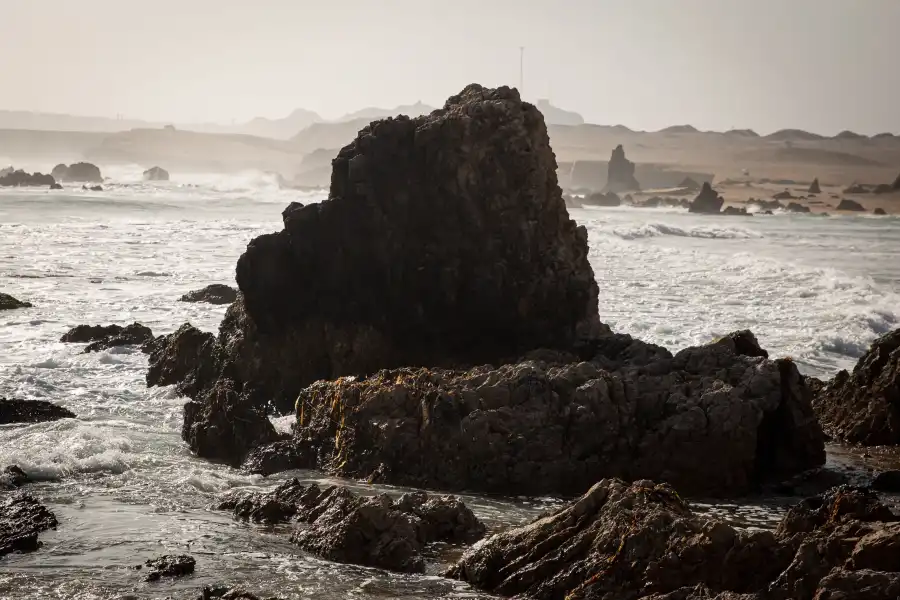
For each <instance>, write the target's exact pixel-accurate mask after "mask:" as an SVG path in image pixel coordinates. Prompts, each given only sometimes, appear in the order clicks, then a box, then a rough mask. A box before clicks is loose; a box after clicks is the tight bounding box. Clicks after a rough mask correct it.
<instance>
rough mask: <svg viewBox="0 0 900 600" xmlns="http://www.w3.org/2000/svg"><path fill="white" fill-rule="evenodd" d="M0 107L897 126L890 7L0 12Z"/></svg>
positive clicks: (75, 5) (688, 3) (174, 116)
mask: <svg viewBox="0 0 900 600" xmlns="http://www.w3.org/2000/svg"><path fill="white" fill-rule="evenodd" d="M0 4H2V7H0V8H2V17H0V82H2V86H0V108H6V109H30V110H40V111H48V112H68V113H76V114H89V115H104V116H115V115H116V114H117V113H121V114H124V115H125V116H127V117H135V118H146V119H152V120H165V121H176V122H186V121H224V122H229V121H231V120H232V119H238V120H246V119H248V118H251V117H253V116H268V117H280V116H284V115H286V114H287V113H289V112H290V111H291V110H292V109H294V108H296V107H304V108H309V109H311V110H315V111H317V112H319V113H320V114H322V115H323V116H326V117H336V116H339V115H341V114H343V113H346V112H349V111H352V110H356V109H359V108H362V107H364V106H370V105H376V106H385V107H389V106H396V105H398V104H408V103H412V102H415V101H416V100H422V101H423V102H426V103H428V104H432V105H440V104H442V103H443V101H444V99H446V97H447V96H449V95H450V94H452V93H455V92H457V91H459V90H460V89H461V88H462V87H463V86H464V85H465V84H467V83H470V82H473V81H475V82H479V83H482V84H485V85H498V84H509V85H518V80H519V46H525V48H526V49H525V85H524V94H525V97H526V98H528V99H531V100H534V99H535V98H538V97H547V96H549V97H550V99H551V101H552V102H553V103H554V104H556V105H558V106H561V107H563V108H567V109H570V110H576V111H578V112H580V113H581V114H583V115H584V117H585V118H586V119H587V120H588V121H590V122H594V123H601V124H619V123H621V124H624V125H627V126H629V127H632V128H636V129H648V130H652V129H658V128H661V127H665V126H668V125H673V124H682V123H691V124H693V125H695V126H697V127H699V128H701V129H727V128H730V127H740V128H744V127H750V128H754V129H757V130H758V131H760V132H763V133H765V132H769V131H772V130H775V129H779V128H784V127H797V128H802V129H808V130H813V131H818V132H822V133H834V132H837V131H839V130H841V129H852V130H856V131H860V132H864V133H877V132H880V131H886V130H887V131H894V132H900V109H898V107H900V65H898V63H897V60H898V57H900V35H897V28H898V26H900V0H555V1H546V0H441V1H438V0H327V1H313V0H253V1H250V0H151V1H148V2H137V1H135V0H0Z"/></svg>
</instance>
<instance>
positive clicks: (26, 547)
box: [0, 492, 57, 558]
mask: <svg viewBox="0 0 900 600" xmlns="http://www.w3.org/2000/svg"><path fill="white" fill-rule="evenodd" d="M56 525H57V522H56V515H54V514H53V513H52V512H50V510H49V509H48V508H47V507H46V506H44V505H43V504H41V503H40V502H38V501H37V500H35V499H34V498H32V497H31V496H29V495H28V494H22V493H6V492H4V493H3V494H2V495H0V558H2V557H3V556H5V555H7V554H9V553H11V552H34V551H35V550H37V549H38V548H40V546H41V542H40V541H38V535H39V534H40V533H41V532H43V531H46V530H48V529H56Z"/></svg>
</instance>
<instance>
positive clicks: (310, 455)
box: [241, 439, 316, 476]
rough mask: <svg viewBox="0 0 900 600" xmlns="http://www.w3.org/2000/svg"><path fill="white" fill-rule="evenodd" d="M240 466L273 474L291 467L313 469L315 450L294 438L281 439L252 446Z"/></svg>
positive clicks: (253, 471)
mask: <svg viewBox="0 0 900 600" xmlns="http://www.w3.org/2000/svg"><path fill="white" fill-rule="evenodd" d="M241 467H242V468H243V469H244V470H246V471H249V472H250V473H253V474H256V475H263V476H268V475H274V474H275V473H283V472H284V471H290V470H293V469H314V468H315V467H316V453H315V450H314V449H313V448H312V447H311V446H310V445H309V444H307V443H303V442H301V441H299V440H296V439H283V440H278V441H275V442H272V443H271V444H264V445H262V446H257V447H256V448H253V449H252V450H251V451H250V453H249V454H247V458H245V459H244V462H243V464H242V465H241Z"/></svg>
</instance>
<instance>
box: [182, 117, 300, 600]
mask: <svg viewBox="0 0 900 600" xmlns="http://www.w3.org/2000/svg"><path fill="white" fill-rule="evenodd" d="M168 127H171V125H168ZM195 600H284V599H283V598H277V597H275V596H268V597H266V598H260V597H259V596H257V595H256V594H252V593H250V592H248V591H247V590H245V589H244V588H241V587H228V586H225V585H213V586H210V585H207V586H204V588H203V589H202V590H201V592H200V595H199V596H197V597H196V599H195Z"/></svg>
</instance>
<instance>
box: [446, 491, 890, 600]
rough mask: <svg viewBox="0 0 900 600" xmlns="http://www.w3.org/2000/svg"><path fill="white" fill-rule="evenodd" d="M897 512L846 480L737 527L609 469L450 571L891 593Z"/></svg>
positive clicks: (535, 594) (583, 582) (496, 578)
mask: <svg viewBox="0 0 900 600" xmlns="http://www.w3.org/2000/svg"><path fill="white" fill-rule="evenodd" d="M896 521H897V517H895V516H894V515H893V514H892V513H891V512H890V511H889V510H887V509H886V508H885V507H884V506H883V505H881V504H880V503H879V502H878V500H877V498H875V496H874V494H872V493H871V492H869V491H867V490H861V489H858V488H849V487H842V488H836V489H834V490H831V491H830V492H829V493H827V494H825V495H823V496H819V497H816V498H811V499H809V500H806V501H804V502H802V503H801V504H799V505H798V506H796V507H794V508H793V509H791V510H790V511H789V513H788V515H787V516H785V518H784V520H783V521H782V523H781V524H780V525H779V527H778V529H777V530H776V531H775V532H771V531H743V530H738V529H735V528H733V527H732V526H730V525H727V524H725V523H722V522H718V521H715V520H709V519H706V518H702V517H699V516H697V515H696V514H694V513H693V512H692V510H691V508H690V506H689V505H688V504H687V503H686V502H685V501H684V500H683V499H682V498H681V497H680V496H679V495H678V494H677V493H676V492H675V490H674V489H672V488H671V487H669V486H668V485H665V484H656V483H654V482H651V481H636V482H634V483H633V484H630V485H629V484H626V483H624V482H622V481H620V480H616V479H606V480H603V481H601V482H599V483H597V484H596V485H594V486H593V487H592V488H591V489H590V490H589V491H588V492H587V493H586V494H585V495H584V496H582V497H580V498H578V499H577V500H575V501H573V502H572V503H570V504H569V505H567V506H565V507H563V508H561V509H559V510H557V511H555V512H553V513H551V514H549V515H547V516H544V517H542V518H539V519H537V520H535V521H534V522H532V523H530V524H528V525H525V526H523V527H518V528H514V529H512V530H509V531H506V532H503V533H499V534H497V535H494V536H492V537H490V538H488V539H487V540H485V541H484V542H483V543H482V544H480V545H478V546H477V547H475V548H472V549H471V550H469V551H468V552H467V553H466V554H465V555H464V556H463V558H462V559H461V560H460V561H459V563H457V565H455V566H454V567H452V568H451V569H450V570H449V571H448V573H447V575H448V576H450V577H454V578H457V579H461V580H464V581H468V582H469V583H471V584H472V585H474V586H476V587H478V588H481V589H484V590H487V591H490V592H494V593H498V594H501V595H504V596H513V595H515V596H519V595H521V596H523V597H529V598H535V599H538V600H544V599H546V600H551V599H553V600H556V599H562V598H567V599H572V600H577V599H603V600H619V599H621V600H632V599H638V598H642V599H645V600H646V599H648V598H655V599H660V600H661V599H663V598H666V599H670V600H675V599H688V598H691V599H698V600H699V599H713V598H716V599H720V600H723V599H732V600H738V599H740V600H813V599H816V600H824V599H825V598H833V599H837V598H848V599H849V598H891V597H892V596H890V595H886V594H889V593H891V592H893V591H895V590H896V589H897V586H898V583H900V572H897V571H898V570H900V561H898V560H897V556H898V555H897V554H896V553H897V549H898V548H900V524H898V523H897V522H896ZM859 585H863V586H864V587H862V588H860V587H854V586H859ZM863 589H866V590H867V592H866V593H868V594H869V595H860V596H856V595H850V596H842V595H838V592H839V591H840V590H849V591H852V592H854V593H857V594H859V593H862V590H863Z"/></svg>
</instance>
